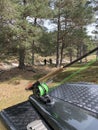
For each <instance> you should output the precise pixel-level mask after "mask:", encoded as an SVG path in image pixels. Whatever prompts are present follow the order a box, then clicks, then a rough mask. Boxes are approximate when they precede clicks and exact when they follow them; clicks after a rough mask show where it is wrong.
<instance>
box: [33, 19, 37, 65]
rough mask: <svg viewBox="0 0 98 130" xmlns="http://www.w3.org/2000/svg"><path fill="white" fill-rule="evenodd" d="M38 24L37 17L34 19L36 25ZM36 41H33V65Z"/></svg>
mask: <svg viewBox="0 0 98 130" xmlns="http://www.w3.org/2000/svg"><path fill="white" fill-rule="evenodd" d="M36 24H37V18H35V19H34V25H35V26H36ZM34 54H35V41H34V40H33V42H32V65H34Z"/></svg>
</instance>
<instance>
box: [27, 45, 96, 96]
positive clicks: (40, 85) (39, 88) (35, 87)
mask: <svg viewBox="0 0 98 130" xmlns="http://www.w3.org/2000/svg"><path fill="white" fill-rule="evenodd" d="M97 50H98V47H96V48H94V49H93V50H91V51H89V52H88V53H86V54H84V55H83V56H81V57H79V58H77V59H75V60H73V61H72V62H71V63H69V64H67V65H64V66H63V67H61V68H59V69H57V70H55V71H53V72H50V73H49V74H47V75H45V76H43V77H42V78H40V79H38V80H37V81H36V82H34V83H30V84H29V85H28V86H27V87H26V88H25V89H26V90H32V91H33V94H34V95H37V96H38V97H42V96H44V95H47V94H48V86H47V85H46V83H45V82H47V80H49V79H53V78H54V77H55V76H56V75H58V74H59V73H61V72H62V71H63V70H64V69H65V68H67V67H69V66H71V65H73V64H74V63H76V62H78V61H80V60H82V59H83V58H85V57H87V56H88V55H90V54H92V53H94V52H95V51H97Z"/></svg>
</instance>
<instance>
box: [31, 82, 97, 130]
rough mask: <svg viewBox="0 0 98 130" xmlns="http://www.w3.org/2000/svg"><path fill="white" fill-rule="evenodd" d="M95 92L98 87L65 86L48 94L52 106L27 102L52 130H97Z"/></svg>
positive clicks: (32, 98)
mask: <svg viewBox="0 0 98 130" xmlns="http://www.w3.org/2000/svg"><path fill="white" fill-rule="evenodd" d="M97 92H98V85H93V84H81V83H80V84H65V85H61V86H60V87H58V88H56V89H55V90H53V91H52V92H51V93H50V95H51V98H52V99H53V103H52V104H44V103H43V102H41V101H40V100H39V99H37V98H36V97H34V96H32V95H31V96H30V98H29V100H30V102H31V103H32V104H33V106H34V107H35V108H36V110H37V111H38V112H39V113H40V114H41V115H42V116H43V118H44V119H45V121H46V122H47V123H48V124H49V125H50V126H51V127H52V128H53V129H54V130H98V111H97V109H96V108H97V105H98V104H96V103H97V102H98V98H97V97H98V93H97ZM81 95H82V96H81Z"/></svg>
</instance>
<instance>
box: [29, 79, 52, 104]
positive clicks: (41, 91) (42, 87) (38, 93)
mask: <svg viewBox="0 0 98 130" xmlns="http://www.w3.org/2000/svg"><path fill="white" fill-rule="evenodd" d="M28 90H32V91H33V95H34V96H35V97H36V98H38V99H40V100H41V101H42V102H44V103H50V102H51V98H50V96H49V95H48V92H49V88H48V86H47V85H46V84H45V83H40V82H39V81H37V82H35V83H34V84H31V86H30V88H29V89H28Z"/></svg>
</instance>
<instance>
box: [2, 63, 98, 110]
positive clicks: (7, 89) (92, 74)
mask: <svg viewBox="0 0 98 130" xmlns="http://www.w3.org/2000/svg"><path fill="white" fill-rule="evenodd" d="M2 66H3V65H2V63H0V110H2V109H4V108H7V107H9V106H12V105H15V104H17V103H20V102H23V101H25V100H27V99H28V97H29V95H30V94H32V92H29V91H25V87H26V86H27V85H28V83H29V82H30V81H32V82H33V81H36V80H37V79H39V78H40V77H42V76H43V75H46V74H47V73H49V72H50V71H54V70H56V68H55V67H53V66H50V65H46V66H44V65H40V66H33V67H30V66H28V67H26V68H25V69H24V70H19V69H18V67H17V66H16V65H14V66H13V67H9V66H7V67H4V66H3V68H2ZM61 81H62V82H61ZM63 82H92V83H95V84H98V62H95V61H94V62H93V61H90V62H88V63H87V64H85V63H82V64H80V63H78V64H75V65H73V66H71V67H69V68H67V69H65V70H64V71H63V72H62V73H60V74H59V75H58V76H57V77H56V78H55V80H54V84H60V83H63ZM50 86H52V84H51V85H50Z"/></svg>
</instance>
